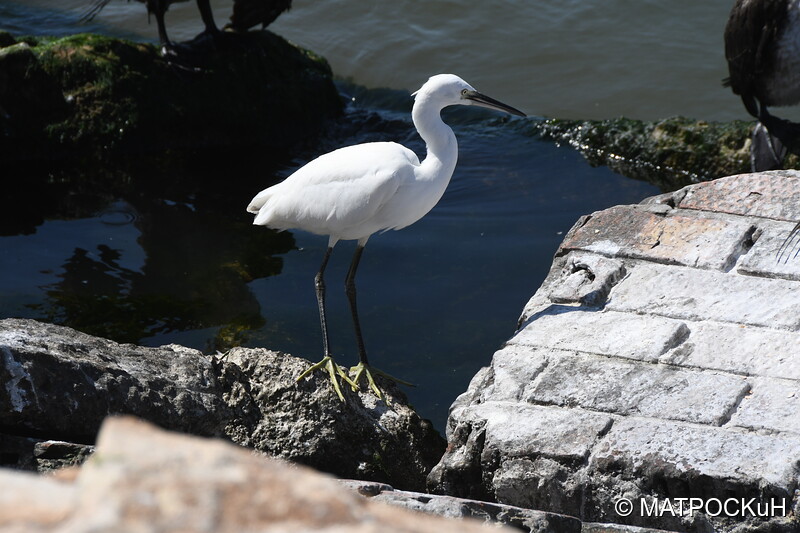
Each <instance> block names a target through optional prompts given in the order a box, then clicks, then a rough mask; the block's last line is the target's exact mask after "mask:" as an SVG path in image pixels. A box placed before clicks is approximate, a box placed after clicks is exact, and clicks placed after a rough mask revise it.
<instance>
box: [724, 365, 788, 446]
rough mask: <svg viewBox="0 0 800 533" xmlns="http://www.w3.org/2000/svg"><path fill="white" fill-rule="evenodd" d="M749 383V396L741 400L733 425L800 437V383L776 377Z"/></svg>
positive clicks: (733, 418)
mask: <svg viewBox="0 0 800 533" xmlns="http://www.w3.org/2000/svg"><path fill="white" fill-rule="evenodd" d="M748 381H749V383H750V385H751V390H750V394H747V395H746V396H745V397H744V398H742V402H741V404H740V405H739V408H738V409H737V410H736V413H735V414H734V415H733V417H732V418H731V421H730V425H732V426H741V427H746V428H750V429H768V430H773V431H792V432H794V433H797V434H800V381H798V380H793V379H773V378H750V379H749V380H748ZM798 459H800V458H798Z"/></svg>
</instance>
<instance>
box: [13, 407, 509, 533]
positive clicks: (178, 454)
mask: <svg viewBox="0 0 800 533" xmlns="http://www.w3.org/2000/svg"><path fill="white" fill-rule="evenodd" d="M0 485H2V487H3V489H2V490H1V491H0V531H2V532H22V531H24V532H26V533H37V532H67V531H69V532H71V533H80V532H93V531H162V532H170V531H176V532H177V531H193V532H195V533H203V532H241V531H350V532H356V533H357V532H373V531H381V532H411V531H414V532H426V531H430V532H436V533H441V532H450V531H452V532H465V533H470V532H476V533H477V532H479V531H487V530H490V531H504V529H502V528H501V529H498V528H496V527H492V528H491V529H487V528H486V527H484V526H481V524H480V523H479V522H477V521H473V520H446V519H443V518H438V517H432V516H427V515H424V514H422V513H415V512H412V511H408V510H406V509H399V508H396V507H392V506H389V505H386V504H384V503H379V502H375V501H368V500H367V499H365V498H363V497H362V496H359V495H358V494H357V493H356V492H355V491H349V490H343V489H342V487H341V486H340V485H339V483H338V482H337V481H336V480H334V479H331V478H329V477H327V476H324V475H320V474H317V473H315V472H312V471H310V470H308V469H306V468H303V467H298V466H291V465H288V464H286V463H283V462H281V461H277V460H274V459H269V458H266V457H263V456H259V455H256V454H252V453H249V452H248V451H246V450H244V449H241V448H239V447H237V446H233V445H231V444H229V443H226V442H222V441H219V440H209V439H200V438H197V437H189V436H186V435H177V434H174V433H167V432H164V431H162V430H159V429H156V428H155V427H153V426H150V425H148V424H143V423H141V422H139V421H136V420H133V419H130V418H117V419H109V421H108V422H106V423H105V424H104V425H103V429H102V431H101V433H100V436H99V438H98V446H97V451H96V452H95V454H94V455H93V456H92V458H91V459H89V461H88V462H87V463H85V464H84V465H83V466H82V467H81V468H80V469H79V470H78V469H75V470H71V471H64V472H62V473H60V474H59V475H57V476H55V477H53V476H48V477H45V476H39V475H34V474H30V473H23V472H15V471H11V470H2V469H0Z"/></svg>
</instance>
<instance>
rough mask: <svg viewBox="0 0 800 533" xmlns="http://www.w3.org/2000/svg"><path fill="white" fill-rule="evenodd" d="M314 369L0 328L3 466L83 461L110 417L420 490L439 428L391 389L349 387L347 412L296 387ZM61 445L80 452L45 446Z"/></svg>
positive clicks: (315, 385) (323, 395)
mask: <svg viewBox="0 0 800 533" xmlns="http://www.w3.org/2000/svg"><path fill="white" fill-rule="evenodd" d="M309 364H310V363H309V362H308V361H306V360H303V359H298V358H295V357H292V356H289V355H286V354H281V353H277V352H271V351H268V350H263V349H244V348H237V349H234V350H232V351H231V352H229V353H228V354H227V355H226V356H225V357H223V358H216V357H211V356H206V355H203V354H202V353H200V352H199V351H197V350H192V349H189V348H185V347H182V346H177V345H170V346H162V347H159V348H146V347H140V346H134V345H129V344H117V343H115V342H112V341H109V340H106V339H101V338H97V337H92V336H90V335H85V334H83V333H80V332H77V331H75V330H72V329H70V328H65V327H60V326H53V325H48V324H42V323H39V322H36V321H33V320H16V319H7V320H0V382H2V383H3V384H4V386H2V387H0V426H2V428H3V432H4V433H5V435H4V436H2V439H0V458H1V459H2V461H3V464H6V465H9V466H15V467H18V468H27V469H47V468H52V467H57V466H60V465H63V464H70V463H74V462H76V461H79V460H81V458H82V457H84V456H85V455H86V453H87V448H86V445H91V444H92V443H93V442H94V439H95V436H96V434H97V431H98V429H99V427H100V424H101V422H102V421H103V420H104V419H105V418H106V417H107V416H108V415H110V414H130V415H135V416H138V417H141V418H143V419H145V420H149V421H151V422H153V423H155V424H158V425H159V426H162V427H164V428H170V429H173V430H177V431H182V432H185V433H192V434H195V435H201V436H220V437H225V438H228V439H230V440H232V441H234V442H236V443H239V444H241V445H244V446H248V447H251V448H254V449H256V450H260V451H262V452H265V453H269V454H270V455H274V456H278V457H282V458H285V459H290V460H292V461H296V462H299V463H303V464H306V465H310V466H314V467H316V468H318V469H320V470H323V471H325V472H330V473H333V474H336V475H338V476H341V477H348V478H358V479H367V480H374V481H383V482H391V483H392V484H393V485H395V486H398V487H402V488H405V489H411V490H419V489H422V488H423V487H424V486H425V476H426V475H427V473H428V472H429V471H430V469H431V468H432V466H433V465H434V464H436V462H437V461H438V460H439V458H440V457H441V455H442V453H443V451H444V445H445V442H444V440H443V439H442V438H441V437H440V436H439V435H438V433H437V432H436V431H435V430H434V429H433V427H432V425H431V424H430V422H428V421H425V420H422V419H421V418H420V417H419V416H418V415H417V414H416V413H415V412H414V411H413V410H412V409H411V408H410V407H409V406H408V404H407V400H406V398H405V396H404V395H403V394H402V393H401V392H400V391H398V390H397V388H396V387H395V386H394V385H393V384H391V383H386V384H384V389H385V391H386V393H387V394H386V401H385V402H384V401H378V400H377V399H376V398H375V396H374V395H373V394H372V393H371V392H366V391H359V392H357V393H356V392H353V391H351V390H349V389H346V390H345V391H344V393H345V397H346V399H347V402H346V403H342V402H341V401H340V400H339V399H338V397H337V396H336V394H335V392H334V391H333V388H332V387H331V385H330V382H329V380H328V379H327V377H326V376H325V375H323V374H322V373H319V372H318V373H315V374H314V375H312V376H310V377H309V378H307V379H305V380H303V381H302V382H300V383H297V382H296V380H295V378H296V376H297V375H299V374H300V373H301V371H302V370H303V369H305V368H306V367H307V365H309ZM54 439H57V440H60V441H67V442H72V443H77V444H76V447H73V448H71V447H69V446H68V445H66V444H64V445H55V444H53V443H47V442H46V441H48V440H54ZM81 445H83V446H81ZM58 450H60V452H58V453H57V451H58ZM59 454H60V455H59ZM59 457H61V458H59Z"/></svg>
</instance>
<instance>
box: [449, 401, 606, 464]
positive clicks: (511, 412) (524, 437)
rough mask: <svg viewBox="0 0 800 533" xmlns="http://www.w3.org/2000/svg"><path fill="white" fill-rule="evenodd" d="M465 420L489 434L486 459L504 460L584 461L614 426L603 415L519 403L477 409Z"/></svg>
mask: <svg viewBox="0 0 800 533" xmlns="http://www.w3.org/2000/svg"><path fill="white" fill-rule="evenodd" d="M461 416H462V420H464V421H465V422H468V423H469V424H470V425H471V426H472V427H482V428H483V431H485V441H484V448H483V453H482V456H483V458H484V459H489V458H490V457H491V456H492V455H493V454H499V455H500V456H501V457H502V458H503V460H505V459H508V458H515V457H536V456H545V457H549V458H554V459H560V460H566V461H576V460H578V461H582V460H584V459H586V458H587V457H588V455H589V451H590V450H591V448H592V447H593V445H594V444H595V442H596V441H597V439H598V437H599V436H600V435H601V434H602V433H603V432H605V431H606V430H607V429H608V427H609V426H610V425H611V417H609V416H606V415H603V414H600V413H592V412H588V411H583V410H580V409H558V408H553V407H546V406H539V405H525V404H520V403H516V402H489V403H483V404H478V405H474V406H471V407H469V408H467V409H466V410H464V411H463V412H462V413H461Z"/></svg>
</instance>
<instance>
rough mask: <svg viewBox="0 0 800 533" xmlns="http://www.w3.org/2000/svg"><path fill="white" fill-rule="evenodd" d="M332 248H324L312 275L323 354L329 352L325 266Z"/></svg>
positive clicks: (326, 354)
mask: <svg viewBox="0 0 800 533" xmlns="http://www.w3.org/2000/svg"><path fill="white" fill-rule="evenodd" d="M331 252H333V248H331V247H328V249H327V250H325V257H323V258H322V264H321V265H320V267H319V272H317V275H316V276H314V291H315V292H316V294H317V310H318V311H319V323H320V326H321V327H322V347H323V349H324V352H325V356H329V355H330V354H331V349H330V341H329V339H328V322H327V319H326V316H325V268H326V267H327V266H328V260H329V259H330V258H331Z"/></svg>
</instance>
